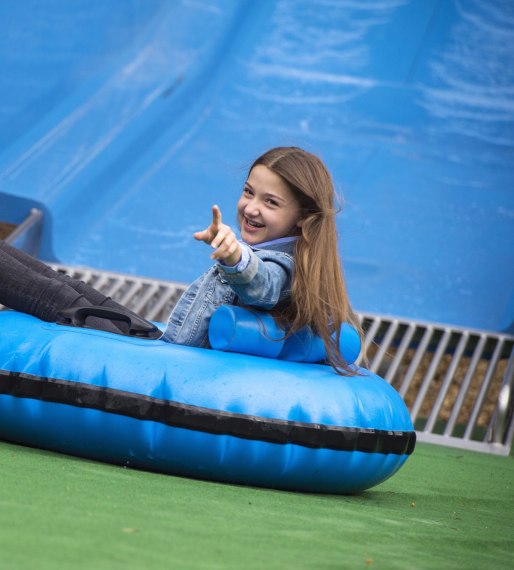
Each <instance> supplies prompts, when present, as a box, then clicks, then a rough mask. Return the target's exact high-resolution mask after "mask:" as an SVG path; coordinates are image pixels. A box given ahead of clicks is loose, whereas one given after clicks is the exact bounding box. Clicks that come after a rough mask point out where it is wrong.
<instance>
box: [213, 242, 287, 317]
mask: <svg viewBox="0 0 514 570" xmlns="http://www.w3.org/2000/svg"><path fill="white" fill-rule="evenodd" d="M244 247H247V248H248V251H249V254H250V259H249V261H248V263H247V265H246V267H245V268H244V269H243V270H242V271H239V270H238V269H237V265H236V266H235V267H227V266H224V265H219V272H220V277H221V278H222V279H224V280H225V281H226V282H227V283H228V284H229V285H230V287H231V289H232V290H233V291H234V293H235V294H236V295H237V297H238V298H239V300H240V301H241V303H242V304H244V305H250V306H254V307H259V308H262V309H272V308H273V307H275V305H277V304H278V303H279V302H282V301H284V300H286V299H288V298H289V297H290V296H291V280H292V274H293V269H294V260H293V258H292V256H291V255H289V254H287V253H283V252H279V251H269V250H257V251H253V250H252V249H250V248H249V247H248V246H246V245H245V246H244Z"/></svg>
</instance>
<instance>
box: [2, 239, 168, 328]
mask: <svg viewBox="0 0 514 570" xmlns="http://www.w3.org/2000/svg"><path fill="white" fill-rule="evenodd" d="M0 275H1V280H0V303H1V304H3V305H5V306H6V307H10V308H11V309H15V310H17V311H21V312H24V313H29V314H31V315H34V316H36V317H38V318H40V319H42V320H44V321H48V322H56V321H58V320H59V318H60V317H59V312H60V311H61V310H63V309H68V308H71V307H90V306H91V305H101V306H104V307H107V308H114V309H117V310H121V311H122V312H124V313H125V314H132V315H135V314H134V313H132V312H131V311H129V310H128V309H126V308H125V307H123V306H122V305H120V304H119V303H116V302H115V301H113V300H112V299H110V298H109V297H106V296H105V295H103V294H102V293H100V292H99V291H97V290H96V289H93V288H92V287H90V286H89V285H86V284H85V283H83V282H82V281H78V280H77V279H71V278H69V277H68V276H66V275H63V274H61V273H59V272H56V271H54V270H53V269H52V268H51V267H49V266H48V265H46V264H44V263H42V262H41V261H39V260H37V259H35V258H33V257H32V256H30V255H28V254H26V253H25V252H23V251H21V250H18V249H16V248H14V247H12V246H10V245H9V244H7V243H6V242H3V241H0ZM87 322H88V325H89V326H91V327H93V328H96V329H99V330H105V331H108V332H115V333H121V334H126V333H127V332H128V326H127V324H126V323H125V322H123V321H116V320H115V321H111V320H108V319H101V318H97V317H88V321H87ZM159 336H160V333H159V332H158V331H155V334H151V335H150V338H158V337H159Z"/></svg>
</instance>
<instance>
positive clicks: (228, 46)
mask: <svg viewBox="0 0 514 570" xmlns="http://www.w3.org/2000/svg"><path fill="white" fill-rule="evenodd" d="M513 38H514V4H513V3H512V2H511V1H510V0H494V1H486V0H467V1H466V2H462V1H461V2H459V1H453V0H368V1H366V2H356V1H352V0H333V1H331V0H323V1H318V2H312V1H310V0H276V1H271V0H261V1H259V2H255V1H253V2H252V1H244V0H239V1H234V0H217V1H210V2H207V1H200V0H198V1H193V0H183V1H175V2H170V1H164V0H163V1H158V0H152V1H143V0H140V1H136V0H132V1H131V2H128V1H127V2H123V3H122V4H120V3H119V2H117V1H115V0H101V1H100V0H94V1H91V0H89V1H87V2H85V1H84V2H81V1H78V0H75V1H69V0H66V1H65V0H44V1H41V0H38V1H36V0H21V1H20V2H2V3H0V82H1V89H0V141H1V153H0V191H2V192H5V193H8V194H11V195H13V196H17V197H20V198H25V199H28V200H30V201H33V202H34V203H36V204H37V203H40V204H43V205H44V208H45V210H46V211H47V213H48V219H47V226H46V230H45V231H46V233H45V241H44V245H43V249H42V252H41V256H42V257H43V258H47V259H52V258H53V259H58V260H60V261H62V262H65V263H74V264H75V263H77V264H86V265H92V266H95V267H99V268H105V269H109V270H115V271H126V272H133V273H137V274H141V275H148V276H155V277H159V278H166V279H173V280H179V281H184V282H189V281H191V280H192V279H194V278H195V277H196V276H197V275H198V274H199V273H200V272H201V271H202V270H204V269H205V268H206V267H207V266H208V265H209V263H210V260H209V253H210V252H209V250H208V248H206V247H205V245H203V244H199V243H196V242H195V241H194V240H193V238H192V236H191V234H192V233H193V231H195V230H198V229H202V228H203V227H205V226H206V225H207V224H208V222H209V220H210V206H211V204H212V203H217V204H219V205H220V207H221V208H222V211H223V213H224V220H225V221H227V222H228V223H232V224H233V223H234V222H235V216H234V214H235V202H236V199H237V197H238V194H239V192H240V189H241V186H242V183H243V181H244V178H245V175H246V168H247V166H248V164H249V163H250V162H251V161H252V160H253V158H255V156H257V155H258V154H260V153H261V152H263V151H264V150H266V149H267V148H269V147H271V146H276V145H298V146H303V147H306V148H307V149H309V150H311V151H313V152H315V153H317V154H319V155H320V156H321V157H322V158H323V159H324V160H325V161H326V163H327V165H328V166H329V168H330V170H331V172H332V173H333V176H334V180H335V182H336V185H337V187H338V189H339V190H340V191H341V192H342V193H343V195H344V204H343V210H342V213H341V215H340V217H339V229H340V238H341V251H342V256H343V260H344V265H345V271H346V275H347V278H348V282H349V290H350V295H351V298H352V300H353V304H354V306H355V308H356V309H358V310H363V311H372V312H379V313H385V314H391V315H398V316H403V317H410V318H418V319H423V320H429V321H436V322H444V323H451V324H457V325H461V326H467V327H478V328H485V329H492V330H497V331H501V330H510V331H514V324H513V323H514V247H513V242H514V193H513V191H512V189H513V184H514V152H513V151H514V97H513V96H514V46H513V45H512V44H513ZM0 200H1V196H0ZM0 203H1V201H0ZM0 218H1V210H0Z"/></svg>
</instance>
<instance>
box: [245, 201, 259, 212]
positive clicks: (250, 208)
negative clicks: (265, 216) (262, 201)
mask: <svg viewBox="0 0 514 570" xmlns="http://www.w3.org/2000/svg"><path fill="white" fill-rule="evenodd" d="M245 212H246V213H247V214H249V215H250V216H256V215H258V214H259V204H258V203H257V201H256V200H255V199H252V200H249V201H248V203H247V204H246V208H245Z"/></svg>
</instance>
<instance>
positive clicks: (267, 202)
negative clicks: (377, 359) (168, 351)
mask: <svg viewBox="0 0 514 570" xmlns="http://www.w3.org/2000/svg"><path fill="white" fill-rule="evenodd" d="M334 198H335V196H334V187H333V183H332V179H331V177H330V174H329V173H328V171H327V169H326V168H325V166H324V164H323V163H322V162H321V160H320V159H319V158H318V157H316V156H315V155H313V154H311V153H309V152H307V151H305V150H302V149H300V148H296V147H279V148H274V149H271V150H270V151H268V152H266V153H265V154H263V155H262V156H261V157H259V158H258V159H257V160H256V161H255V162H254V163H253V164H252V166H251V167H250V170H249V174H248V179H247V180H246V183H245V185H244V188H243V192H242V195H241V197H240V199H239V202H238V204H237V218H238V222H239V226H240V231H241V238H242V239H241V241H238V240H237V238H236V236H235V234H234V232H233V230H232V229H231V228H230V227H229V226H227V225H225V224H223V223H222V217H221V212H220V210H219V208H218V207H217V206H213V209H212V223H211V224H210V226H209V227H207V228H206V229H205V230H203V231H201V232H197V233H195V234H194V237H195V239H197V240H201V241H204V242H205V243H207V244H209V245H210V246H211V247H212V248H214V249H215V251H214V252H213V253H212V255H211V258H212V259H214V260H216V261H217V263H216V264H215V265H214V266H213V267H211V268H210V269H209V270H208V271H207V272H206V273H205V274H204V275H202V276H201V277H200V278H199V279H197V280H196V281H195V282H194V283H193V284H192V285H191V286H190V287H189V289H188V290H187V291H186V292H185V293H184V294H183V296H182V297H181V299H180V300H179V302H178V304H177V306H176V307H175V309H174V310H173V312H172V314H171V317H170V320H169V322H168V327H167V329H166V331H165V333H164V337H163V338H164V339H165V340H168V341H169V342H175V343H178V344H187V345H193V346H208V323H209V319H210V317H211V315H212V313H213V312H214V311H215V310H216V309H217V307H219V306H220V305H224V304H239V305H243V306H250V307H255V308H259V309H263V310H267V311H270V312H271V313H272V314H273V315H274V316H275V318H276V319H278V321H279V322H280V323H281V324H282V325H283V326H284V328H285V329H286V330H287V331H288V334H293V333H295V332H297V331H299V330H300V329H302V328H303V327H305V326H309V327H311V329H312V330H313V331H314V332H315V333H316V334H318V335H319V336H320V337H321V339H322V340H323V343H324V345H325V349H326V352H327V356H328V361H329V363H330V364H331V366H332V367H333V368H334V369H335V370H336V371H337V372H338V373H340V374H349V373H351V369H350V368H349V367H348V366H347V364H346V362H345V361H344V358H343V357H342V355H341V352H340V349H339V333H340V330H341V326H342V324H343V323H350V324H352V325H353V326H354V327H355V328H356V329H357V330H359V326H358V323H357V319H356V317H355V315H354V313H353V311H352V309H351V306H350V303H349V300H348V295H347V292H346V285H345V281H344V278H343V272H342V270H341V264H340V260H339V254H338V249H337V231H336V223H335V209H334Z"/></svg>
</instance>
